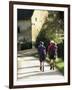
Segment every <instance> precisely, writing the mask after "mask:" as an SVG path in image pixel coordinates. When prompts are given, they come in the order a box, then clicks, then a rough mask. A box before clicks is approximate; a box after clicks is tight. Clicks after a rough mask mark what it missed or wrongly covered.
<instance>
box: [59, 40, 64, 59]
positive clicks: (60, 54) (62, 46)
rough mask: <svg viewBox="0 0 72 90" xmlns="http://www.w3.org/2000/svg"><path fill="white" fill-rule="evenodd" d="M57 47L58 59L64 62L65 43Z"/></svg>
mask: <svg viewBox="0 0 72 90" xmlns="http://www.w3.org/2000/svg"><path fill="white" fill-rule="evenodd" d="M57 46H58V50H57V55H58V57H60V58H62V59H63V60H64V41H62V42H61V43H59V44H57Z"/></svg>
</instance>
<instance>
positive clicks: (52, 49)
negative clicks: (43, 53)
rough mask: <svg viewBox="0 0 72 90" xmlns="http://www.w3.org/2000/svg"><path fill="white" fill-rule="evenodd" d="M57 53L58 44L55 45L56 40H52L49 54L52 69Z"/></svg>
mask: <svg viewBox="0 0 72 90" xmlns="http://www.w3.org/2000/svg"><path fill="white" fill-rule="evenodd" d="M56 53H57V46H56V45H55V42H54V41H53V40H52V41H51V42H50V45H49V46H48V56H49V59H50V70H51V69H53V70H54V67H55V59H56Z"/></svg>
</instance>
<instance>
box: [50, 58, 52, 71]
mask: <svg viewBox="0 0 72 90" xmlns="http://www.w3.org/2000/svg"><path fill="white" fill-rule="evenodd" d="M51 69H52V59H51V60H50V70H51Z"/></svg>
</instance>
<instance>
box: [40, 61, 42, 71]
mask: <svg viewBox="0 0 72 90" xmlns="http://www.w3.org/2000/svg"><path fill="white" fill-rule="evenodd" d="M40 70H42V61H40Z"/></svg>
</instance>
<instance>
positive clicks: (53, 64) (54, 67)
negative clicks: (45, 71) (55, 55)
mask: <svg viewBox="0 0 72 90" xmlns="http://www.w3.org/2000/svg"><path fill="white" fill-rule="evenodd" d="M54 68H55V60H53V70H54Z"/></svg>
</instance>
